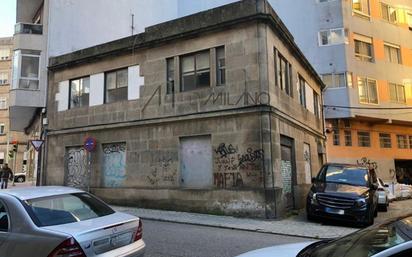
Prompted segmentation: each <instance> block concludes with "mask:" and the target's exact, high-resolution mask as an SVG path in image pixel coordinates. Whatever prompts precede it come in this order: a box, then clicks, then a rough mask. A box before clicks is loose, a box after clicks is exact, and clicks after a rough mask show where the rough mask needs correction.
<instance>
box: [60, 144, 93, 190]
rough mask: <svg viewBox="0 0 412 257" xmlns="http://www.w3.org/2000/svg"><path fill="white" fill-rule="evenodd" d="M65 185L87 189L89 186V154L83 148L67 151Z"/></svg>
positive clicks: (71, 148)
mask: <svg viewBox="0 0 412 257" xmlns="http://www.w3.org/2000/svg"><path fill="white" fill-rule="evenodd" d="M65 159H66V160H65V161H66V179H65V184H66V185H67V186H71V187H79V188H86V187H87V186H88V178H89V176H88V173H87V153H86V150H84V148H83V147H80V146H79V147H70V148H67V149H66V158H65Z"/></svg>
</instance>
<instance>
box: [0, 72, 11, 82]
mask: <svg viewBox="0 0 412 257" xmlns="http://www.w3.org/2000/svg"><path fill="white" fill-rule="evenodd" d="M8 83H9V73H8V72H7V71H0V86H2V85H5V84H8Z"/></svg>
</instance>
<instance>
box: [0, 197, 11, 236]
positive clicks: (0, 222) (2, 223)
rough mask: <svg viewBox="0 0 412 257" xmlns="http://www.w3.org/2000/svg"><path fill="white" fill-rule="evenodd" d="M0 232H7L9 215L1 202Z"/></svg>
mask: <svg viewBox="0 0 412 257" xmlns="http://www.w3.org/2000/svg"><path fill="white" fill-rule="evenodd" d="M0 231H3V232H7V231H9V215H8V213H7V210H6V207H5V206H4V203H3V202H2V201H0Z"/></svg>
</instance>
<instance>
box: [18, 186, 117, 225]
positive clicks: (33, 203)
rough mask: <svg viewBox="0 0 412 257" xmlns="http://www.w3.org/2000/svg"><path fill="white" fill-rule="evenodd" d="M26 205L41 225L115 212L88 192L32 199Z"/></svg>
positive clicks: (79, 219) (90, 217)
mask: <svg viewBox="0 0 412 257" xmlns="http://www.w3.org/2000/svg"><path fill="white" fill-rule="evenodd" d="M24 205H25V207H26V210H27V211H28V213H29V214H30V216H31V218H32V220H33V222H34V223H35V224H36V225H37V226H39V227H44V226H53V225H61V224H66V223H72V222H78V221H82V220H88V219H93V218H97V217H102V216H106V215H109V214H112V213H114V211H113V210H112V209H111V208H110V207H109V206H107V205H106V204H105V203H103V202H102V201H100V200H98V199H96V198H95V197H93V196H92V195H90V194H88V193H76V194H65V195H57V196H52V197H42V198H36V199H30V200H27V201H25V202H24Z"/></svg>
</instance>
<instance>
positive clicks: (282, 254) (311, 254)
mask: <svg viewBox="0 0 412 257" xmlns="http://www.w3.org/2000/svg"><path fill="white" fill-rule="evenodd" d="M274 256H276V257H342V256H347V257H410V256H412V215H411V214H410V215H408V216H404V217H401V218H397V219H393V220H390V221H388V222H385V223H383V224H380V225H375V226H373V227H369V228H366V229H363V230H358V231H356V232H354V233H352V234H349V235H347V236H345V237H342V238H338V239H335V240H324V241H315V242H313V241H312V242H303V243H297V244H288V245H280V246H272V247H268V248H263V249H259V250H255V251H251V252H248V253H244V254H241V255H239V256H238V257H274Z"/></svg>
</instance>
